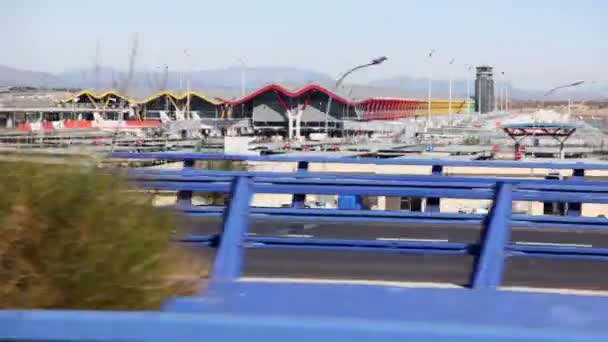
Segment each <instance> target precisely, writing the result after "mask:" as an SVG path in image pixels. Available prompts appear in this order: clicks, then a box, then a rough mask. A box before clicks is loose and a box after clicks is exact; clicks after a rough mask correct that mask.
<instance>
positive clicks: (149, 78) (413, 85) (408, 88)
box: [0, 65, 608, 100]
mask: <svg viewBox="0 0 608 342" xmlns="http://www.w3.org/2000/svg"><path fill="white" fill-rule="evenodd" d="M245 71H246V72H245V82H246V88H247V90H248V91H250V90H252V89H255V88H259V87H261V86H263V85H265V84H269V83H280V84H292V85H293V84H300V85H303V84H308V83H321V84H333V79H332V77H331V76H329V75H328V74H325V73H322V72H318V71H314V70H307V69H300V68H291V67H248V68H246V69H245ZM188 80H189V82H190V87H191V88H192V89H199V90H200V89H204V90H207V91H208V92H209V93H211V94H214V95H216V96H223V97H230V98H232V97H236V96H239V95H240V88H241V68H240V67H230V68H222V69H212V70H196V71H193V72H192V73H190V74H189V75H188V76H186V73H184V72H181V71H179V72H178V71H171V70H169V71H168V73H165V72H163V71H162V70H160V69H159V70H155V71H138V72H136V73H134V75H133V78H132V80H131V81H130V82H127V73H126V72H124V71H119V70H116V69H113V68H108V67H101V68H99V69H98V70H97V71H95V70H93V69H82V70H70V71H66V72H61V73H57V74H52V73H47V72H38V71H29V70H20V69H15V68H11V67H7V66H2V65H0V87H3V86H34V87H47V88H52V87H55V88H59V87H69V88H82V89H95V88H99V89H118V90H121V91H124V90H125V89H126V88H128V89H129V91H128V93H131V94H134V95H137V94H143V93H146V94H149V93H151V92H154V91H158V90H161V89H167V88H169V89H177V88H183V89H185V88H186V87H187V81H188ZM427 86H428V80H427V79H425V78H413V77H408V76H398V77H392V78H387V79H381V80H375V81H372V82H369V83H368V84H357V85H352V84H344V88H345V89H342V92H344V93H347V94H348V93H351V95H352V97H355V98H361V97H364V96H366V94H368V95H367V96H399V97H409V98H419V99H425V98H426V97H427V96H428V94H427ZM452 86H453V88H452V96H453V98H454V99H464V98H466V96H467V81H466V80H463V79H457V80H454V82H453V85H452ZM469 89H470V92H471V94H470V95H471V96H473V94H474V93H475V82H474V80H470V81H469ZM589 89H590V88H589V87H581V88H580V89H577V90H576V91H574V90H573V91H572V93H571V96H572V98H573V99H574V100H582V99H586V98H589V97H594V98H606V95H607V94H608V86H604V87H603V88H601V87H599V86H596V87H594V89H593V93H590V92H589ZM432 90H433V94H432V96H433V98H441V99H447V98H448V95H449V94H448V81H447V80H433V88H432ZM509 90H510V91H509V93H510V96H511V98H514V99H521V100H534V99H541V98H542V96H543V91H540V90H525V89H519V88H515V87H513V86H512V85H510V86H509ZM564 96H566V95H564V94H563V93H560V94H556V95H555V96H552V97H550V98H548V100H550V99H563V98H564Z"/></svg>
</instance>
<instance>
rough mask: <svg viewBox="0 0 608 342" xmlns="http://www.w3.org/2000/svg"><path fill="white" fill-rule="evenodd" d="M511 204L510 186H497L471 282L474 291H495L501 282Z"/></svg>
mask: <svg viewBox="0 0 608 342" xmlns="http://www.w3.org/2000/svg"><path fill="white" fill-rule="evenodd" d="M512 204H513V201H512V197H511V185H509V184H499V185H498V186H497V189H496V196H495V198H494V204H493V206H492V209H491V210H490V213H489V214H488V218H487V224H486V228H485V231H484V237H483V244H482V248H481V253H480V254H479V256H478V258H477V262H476V265H475V273H474V276H473V281H472V284H473V288H474V289H495V288H496V287H498V286H500V284H501V282H502V273H503V270H504V263H505V248H506V246H507V244H508V243H509V236H510V228H509V221H510V219H511V210H512V209H511V206H512Z"/></svg>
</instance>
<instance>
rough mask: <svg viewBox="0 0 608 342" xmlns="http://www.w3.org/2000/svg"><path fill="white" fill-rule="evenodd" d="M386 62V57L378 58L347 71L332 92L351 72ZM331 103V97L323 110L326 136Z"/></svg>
mask: <svg viewBox="0 0 608 342" xmlns="http://www.w3.org/2000/svg"><path fill="white" fill-rule="evenodd" d="M387 60H388V57H386V56H380V57H378V58H374V59H372V60H371V62H369V63H365V64H361V65H357V66H356V67H354V68H351V69H349V70H348V71H346V72H345V73H343V74H342V76H340V78H338V79H337V80H336V84H335V86H334V90H338V88H340V86H341V85H342V82H344V79H346V77H347V76H348V75H350V74H352V73H353V72H355V71H357V70H361V69H364V68H367V67H370V66H374V65H380V64H382V63H384V62H386V61H387ZM331 102H332V97H331V96H330V97H329V100H328V101H327V109H326V110H325V133H326V134H328V132H329V127H328V125H329V110H330V108H331Z"/></svg>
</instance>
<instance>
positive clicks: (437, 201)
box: [425, 165, 443, 213]
mask: <svg viewBox="0 0 608 342" xmlns="http://www.w3.org/2000/svg"><path fill="white" fill-rule="evenodd" d="M431 175H432V176H441V175H443V166H441V165H433V166H432V168H431ZM425 211H427V212H429V213H438V212H440V211H441V198H440V197H429V198H427V199H426V209H425Z"/></svg>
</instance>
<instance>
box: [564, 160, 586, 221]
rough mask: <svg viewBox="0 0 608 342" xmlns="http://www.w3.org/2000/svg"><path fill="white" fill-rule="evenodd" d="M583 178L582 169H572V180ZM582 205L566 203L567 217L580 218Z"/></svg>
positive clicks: (583, 172)
mask: <svg viewBox="0 0 608 342" xmlns="http://www.w3.org/2000/svg"><path fill="white" fill-rule="evenodd" d="M584 178H585V170H584V169H574V170H573V171H572V178H571V179H575V180H580V179H584ZM582 209H583V207H582V204H581V203H580V202H569V203H568V209H567V210H568V211H567V214H568V216H581V214H582Z"/></svg>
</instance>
